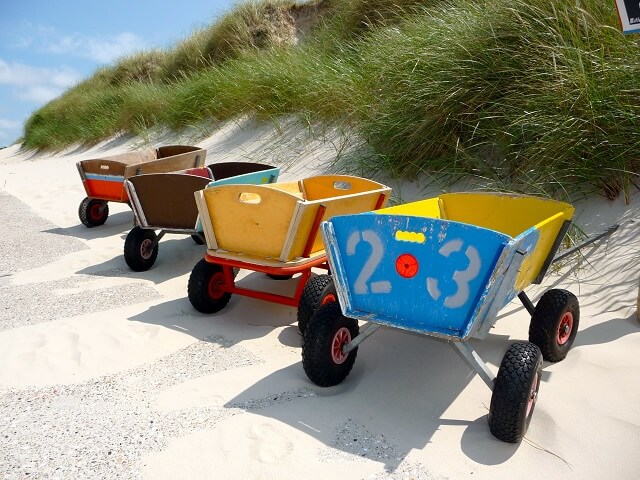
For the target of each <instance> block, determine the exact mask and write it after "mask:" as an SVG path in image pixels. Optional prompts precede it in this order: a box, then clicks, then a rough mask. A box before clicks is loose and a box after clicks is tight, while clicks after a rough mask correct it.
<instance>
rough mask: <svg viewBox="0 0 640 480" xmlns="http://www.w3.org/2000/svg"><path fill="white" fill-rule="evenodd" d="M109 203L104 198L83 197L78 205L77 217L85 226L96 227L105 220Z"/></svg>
mask: <svg viewBox="0 0 640 480" xmlns="http://www.w3.org/2000/svg"><path fill="white" fill-rule="evenodd" d="M108 216H109V204H108V203H107V201H106V200H97V199H95V198H89V197H85V199H84V200H82V202H80V206H79V207H78V218H80V221H81V222H82V224H83V225H84V226H86V227H89V228H92V227H98V226H100V225H102V224H104V222H106V221H107V217H108Z"/></svg>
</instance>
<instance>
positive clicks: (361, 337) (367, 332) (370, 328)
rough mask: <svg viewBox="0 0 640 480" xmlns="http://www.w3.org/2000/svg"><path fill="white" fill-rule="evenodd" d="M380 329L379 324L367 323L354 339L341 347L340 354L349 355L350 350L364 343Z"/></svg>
mask: <svg viewBox="0 0 640 480" xmlns="http://www.w3.org/2000/svg"><path fill="white" fill-rule="evenodd" d="M380 327H381V325H380V324H379V323H371V322H369V323H367V324H366V325H365V326H364V328H363V329H362V331H361V332H360V333H359V334H358V336H357V337H356V338H354V339H353V340H351V341H350V342H349V343H347V344H345V345H343V347H342V353H349V352H350V351H351V350H353V349H354V348H356V347H357V346H358V345H360V344H361V343H362V342H364V341H365V340H366V339H367V338H369V337H370V336H371V335H373V333H374V332H375V331H376V330H378V329H379V328H380Z"/></svg>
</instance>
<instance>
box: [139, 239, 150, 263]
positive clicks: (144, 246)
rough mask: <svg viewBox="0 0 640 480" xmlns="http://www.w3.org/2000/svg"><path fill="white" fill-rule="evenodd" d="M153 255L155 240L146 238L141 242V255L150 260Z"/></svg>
mask: <svg viewBox="0 0 640 480" xmlns="http://www.w3.org/2000/svg"><path fill="white" fill-rule="evenodd" d="M151 255H153V241H152V240H149V239H148V238H146V239H144V240H143V241H142V243H141V244H140V256H141V257H142V258H144V259H145V260H149V259H150V258H151Z"/></svg>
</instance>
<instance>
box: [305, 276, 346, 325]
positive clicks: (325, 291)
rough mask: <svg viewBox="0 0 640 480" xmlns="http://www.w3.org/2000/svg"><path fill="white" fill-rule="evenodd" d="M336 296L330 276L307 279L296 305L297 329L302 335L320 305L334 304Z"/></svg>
mask: <svg viewBox="0 0 640 480" xmlns="http://www.w3.org/2000/svg"><path fill="white" fill-rule="evenodd" d="M337 300H338V295H337V293H336V287H335V286H334V284H333V279H332V278H331V275H325V274H322V275H317V276H313V277H311V278H310V279H309V281H308V282H307V283H306V285H305V286H304V289H303V290H302V296H301V297H300V304H299V305H298V329H300V333H304V331H305V330H306V328H307V324H308V323H309V319H310V318H311V316H312V315H313V313H314V312H315V311H316V308H318V307H319V306H320V305H324V304H325V303H329V302H336V301H337Z"/></svg>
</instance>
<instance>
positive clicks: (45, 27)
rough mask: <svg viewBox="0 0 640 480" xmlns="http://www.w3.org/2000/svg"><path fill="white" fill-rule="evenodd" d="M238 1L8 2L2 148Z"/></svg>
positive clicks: (0, 15)
mask: <svg viewBox="0 0 640 480" xmlns="http://www.w3.org/2000/svg"><path fill="white" fill-rule="evenodd" d="M236 3H240V2H238V1H234V0H178V1H167V0H101V1H100V0H98V1H81V0H0V147H2V146H8V145H11V144H12V143H14V142H15V141H16V140H18V139H19V137H20V136H21V135H22V133H23V125H24V122H25V121H26V120H27V118H29V116H30V115H31V113H33V112H34V111H36V110H38V109H39V108H40V107H42V106H43V105H45V104H46V103H47V102H49V101H50V100H52V99H54V98H56V97H58V96H59V95H61V94H62V93H63V92H64V91H66V90H67V89H68V88H70V87H72V86H73V85H75V84H76V83H78V82H79V81H81V80H83V79H85V78H88V77H90V76H91V75H93V73H95V71H96V70H97V69H98V68H100V67H101V66H104V65H110V64H112V63H113V62H114V61H115V60H117V59H118V58H121V57H123V56H126V55H129V54H132V53H135V52H138V51H140V50H148V49H151V48H167V47H170V46H172V45H174V44H176V43H177V42H178V41H180V40H182V39H183V38H185V37H187V36H189V35H190V34H191V33H192V32H193V31H194V30H195V29H196V28H198V27H201V26H205V25H208V24H210V23H212V22H214V21H215V19H216V18H218V17H220V16H221V15H223V14H224V13H226V12H228V11H229V10H231V9H232V8H233V6H234V5H235V4H236Z"/></svg>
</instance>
